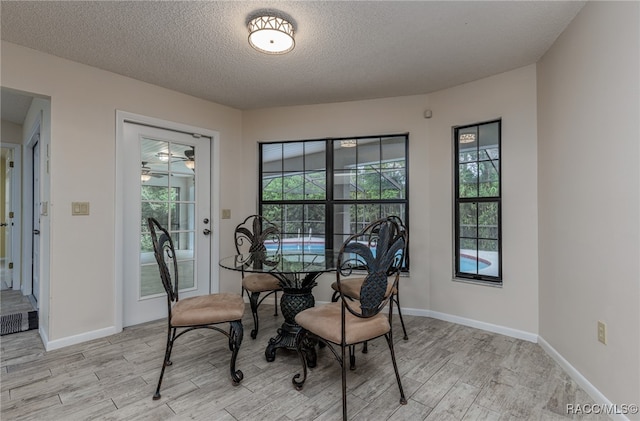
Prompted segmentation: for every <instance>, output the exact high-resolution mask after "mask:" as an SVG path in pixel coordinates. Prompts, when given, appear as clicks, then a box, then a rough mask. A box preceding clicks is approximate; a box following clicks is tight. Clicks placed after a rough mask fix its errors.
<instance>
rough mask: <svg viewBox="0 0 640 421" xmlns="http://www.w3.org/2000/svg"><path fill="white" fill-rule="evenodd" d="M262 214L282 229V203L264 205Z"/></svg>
mask: <svg viewBox="0 0 640 421" xmlns="http://www.w3.org/2000/svg"><path fill="white" fill-rule="evenodd" d="M262 216H264V217H265V218H267V219H268V220H269V222H273V223H274V224H276V225H277V226H278V228H280V230H282V205H262Z"/></svg>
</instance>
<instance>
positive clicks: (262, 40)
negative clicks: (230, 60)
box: [247, 14, 296, 54]
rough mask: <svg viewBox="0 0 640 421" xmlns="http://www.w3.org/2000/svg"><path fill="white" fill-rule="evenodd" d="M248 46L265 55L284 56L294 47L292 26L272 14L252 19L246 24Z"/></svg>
mask: <svg viewBox="0 0 640 421" xmlns="http://www.w3.org/2000/svg"><path fill="white" fill-rule="evenodd" d="M247 27H248V28H249V44H250V45H251V46H252V47H253V48H255V49H256V50H258V51H260V52H261V53H265V54H285V53H288V52H289V51H291V50H293V47H294V46H295V45H296V42H295V40H294V39H293V25H292V24H291V23H290V22H289V21H287V20H285V19H283V18H281V17H278V16H274V15H273V14H264V15H261V16H258V17H255V18H252V19H251V20H249V22H248V23H247Z"/></svg>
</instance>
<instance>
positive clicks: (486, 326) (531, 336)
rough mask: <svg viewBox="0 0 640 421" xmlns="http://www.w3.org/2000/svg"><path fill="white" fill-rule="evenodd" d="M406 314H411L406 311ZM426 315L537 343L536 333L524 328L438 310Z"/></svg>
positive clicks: (403, 311) (403, 310)
mask: <svg viewBox="0 0 640 421" xmlns="http://www.w3.org/2000/svg"><path fill="white" fill-rule="evenodd" d="M402 313H403V314H405V309H404V308H402ZM406 314H411V313H409V312H408V311H407V312H406ZM428 317H433V318H434V319H439V320H444V321H447V322H451V323H457V324H459V325H463V326H469V327H475V328H477V329H482V330H486V331H489V332H493V333H499V334H501V335H505V336H510V337H512V338H516V339H522V340H525V341H529V342H533V343H537V342H538V335H537V334H535V333H531V332H526V331H524V330H519V329H513V328H510V327H505V326H500V325H494V324H492V323H486V322H480V321H478V320H473V319H467V318H465V317H460V316H454V315H452V314H447V313H440V312H438V311H429V315H428Z"/></svg>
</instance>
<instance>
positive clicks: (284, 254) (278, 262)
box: [220, 249, 338, 362]
mask: <svg viewBox="0 0 640 421" xmlns="http://www.w3.org/2000/svg"><path fill="white" fill-rule="evenodd" d="M337 259H338V253H337V252H335V251H333V250H328V249H325V250H319V251H313V250H308V251H305V250H291V251H280V252H269V251H267V252H254V253H246V254H238V255H234V256H228V257H225V258H223V259H221V260H220V267H222V268H225V269H230V270H235V271H239V272H250V273H269V274H271V275H273V276H274V277H276V278H277V279H278V280H279V281H280V286H281V287H282V298H281V299H280V309H281V311H282V315H283V316H284V322H283V323H282V325H281V327H280V328H278V331H277V335H276V336H275V337H273V338H271V339H269V344H268V345H267V348H266V350H265V357H266V359H267V361H269V362H272V361H274V360H275V358H276V350H277V349H278V348H287V349H291V350H295V349H296V343H295V338H296V335H297V334H298V332H299V331H300V326H299V325H298V324H297V323H296V322H295V317H296V315H297V314H298V313H299V312H301V311H302V310H306V309H307V308H311V307H313V306H314V305H315V299H314V297H313V293H312V290H313V288H314V287H315V286H316V285H317V282H316V279H317V278H318V277H319V276H320V275H322V274H323V273H326V272H331V271H335V270H336V262H337Z"/></svg>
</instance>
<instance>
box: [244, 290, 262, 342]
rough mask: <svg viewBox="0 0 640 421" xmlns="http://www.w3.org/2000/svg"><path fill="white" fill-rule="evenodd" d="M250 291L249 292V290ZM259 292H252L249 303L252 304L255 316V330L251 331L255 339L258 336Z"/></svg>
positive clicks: (252, 311) (252, 312) (252, 337)
mask: <svg viewBox="0 0 640 421" xmlns="http://www.w3.org/2000/svg"><path fill="white" fill-rule="evenodd" d="M247 293H248V292H247ZM259 297H260V293H259V292H252V293H251V294H250V295H249V304H250V305H251V315H252V316H253V330H252V331H251V339H255V338H256V336H258V326H259V322H258V298H259Z"/></svg>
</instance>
